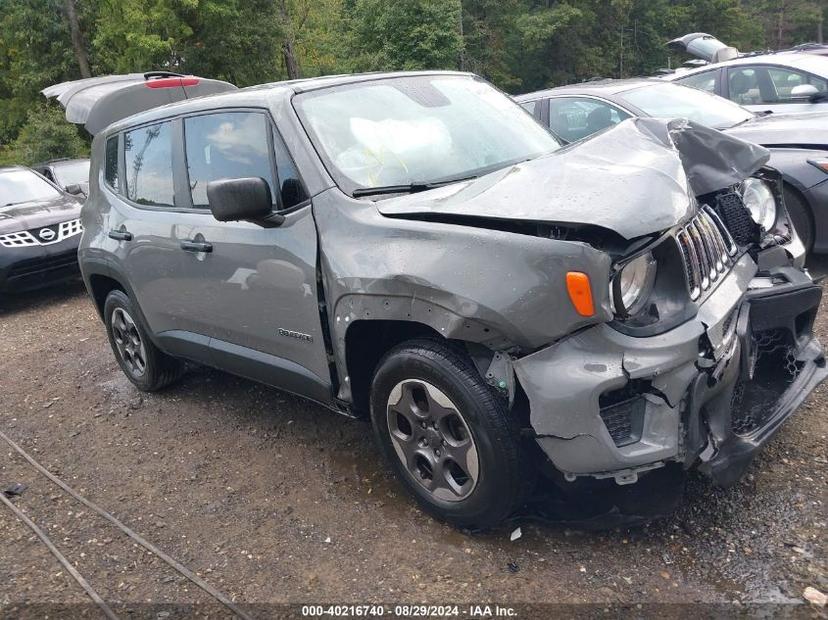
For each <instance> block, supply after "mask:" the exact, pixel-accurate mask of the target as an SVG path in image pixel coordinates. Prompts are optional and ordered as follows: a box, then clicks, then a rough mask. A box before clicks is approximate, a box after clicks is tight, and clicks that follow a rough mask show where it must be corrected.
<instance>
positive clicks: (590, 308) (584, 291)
mask: <svg viewBox="0 0 828 620" xmlns="http://www.w3.org/2000/svg"><path fill="white" fill-rule="evenodd" d="M566 290H567V292H568V293H569V301H571V302H572V305H573V306H575V310H576V311H577V312H578V314H580V315H581V316H594V315H595V304H593V302H592V287H591V286H590V285H589V276H588V275H587V274H585V273H583V272H581V271H570V272H568V273H567V274H566Z"/></svg>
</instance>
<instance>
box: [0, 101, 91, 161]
mask: <svg viewBox="0 0 828 620" xmlns="http://www.w3.org/2000/svg"><path fill="white" fill-rule="evenodd" d="M88 155H89V147H88V145H87V143H86V142H85V141H84V140H83V139H82V138H81V136H80V134H79V133H78V129H77V127H75V125H71V124H69V123H67V122H66V119H65V118H64V116H63V109H62V108H60V107H58V106H54V105H47V104H45V103H41V104H39V105H36V106H34V107H32V108H31V109H30V111H29V114H28V117H27V120H26V124H25V125H23V128H22V129H21V130H20V135H19V136H18V137H17V139H16V140H15V141H14V142H13V143H12V144H11V145H10V146H8V147H7V148H6V149H3V151H2V153H0V161H4V162H5V163H15V164H23V165H27V166H30V165H32V164H35V163H37V162H39V161H45V160H47V159H55V158H58V157H88Z"/></svg>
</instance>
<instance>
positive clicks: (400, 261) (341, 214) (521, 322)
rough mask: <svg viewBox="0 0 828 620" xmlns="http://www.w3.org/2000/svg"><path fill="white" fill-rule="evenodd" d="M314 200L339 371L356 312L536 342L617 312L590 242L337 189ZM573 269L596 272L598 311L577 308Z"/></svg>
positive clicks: (454, 333) (485, 338) (501, 345)
mask: <svg viewBox="0 0 828 620" xmlns="http://www.w3.org/2000/svg"><path fill="white" fill-rule="evenodd" d="M313 208H314V214H315V218H316V222H317V225H318V230H319V239H320V260H321V264H322V277H323V280H324V286H325V292H326V298H327V302H328V304H329V308H330V309H331V311H330V313H329V322H330V326H331V333H332V334H333V340H334V349H335V357H336V362H337V367H338V369H339V374H340V379H344V376H345V375H344V369H345V363H344V361H345V351H344V338H345V333H346V331H347V328H348V325H349V324H350V323H351V322H353V321H354V320H357V319H360V320H366V319H367V320H371V319H388V320H402V321H407V320H416V321H418V322H421V323H423V324H425V325H428V326H429V327H431V328H432V329H434V330H435V331H436V332H437V333H439V334H441V335H443V336H445V337H446V338H457V339H461V340H467V341H470V342H478V343H481V344H486V345H487V346H489V347H491V348H495V349H500V350H505V349H521V350H524V351H531V350H534V349H537V348H539V347H542V346H544V345H546V344H548V343H550V342H552V341H554V340H556V339H557V338H560V337H562V336H564V335H566V334H569V333H571V332H573V331H576V330H578V329H581V328H583V327H585V326H588V325H591V324H595V323H599V322H606V321H608V320H610V319H611V318H612V311H611V309H610V306H609V299H608V290H607V283H608V281H609V270H610V257H609V256H608V255H607V254H605V253H604V252H601V251H598V250H595V249H594V248H591V247H590V246H588V245H586V244H584V243H580V242H568V241H556V240H552V239H546V238H540V237H535V236H531V235H521V234H515V233H509V232H503V231H499V230H491V229H486V228H476V227H472V226H461V225H457V224H444V223H438V222H422V221H415V220H400V219H391V218H386V217H384V216H382V215H381V214H379V213H378V212H377V209H376V207H375V205H374V203H372V202H367V201H357V200H350V199H348V198H346V197H344V196H343V194H342V193H341V192H340V191H339V190H338V189H331V190H328V191H327V192H323V193H322V194H320V195H318V196H316V197H315V198H314V207H313ZM567 271H583V272H584V273H586V274H587V275H588V276H589V277H590V280H591V283H592V294H593V296H594V300H595V308H596V313H595V316H592V317H583V316H580V315H579V314H578V313H577V312H576V311H575V308H574V307H573V306H572V303H571V302H570V300H569V297H568V293H567V290H566V272H567ZM337 318H338V319H339V321H337Z"/></svg>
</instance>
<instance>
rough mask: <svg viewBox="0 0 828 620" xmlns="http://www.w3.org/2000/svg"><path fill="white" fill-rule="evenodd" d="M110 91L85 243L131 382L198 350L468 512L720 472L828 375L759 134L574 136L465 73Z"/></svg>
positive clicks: (424, 500)
mask: <svg viewBox="0 0 828 620" xmlns="http://www.w3.org/2000/svg"><path fill="white" fill-rule="evenodd" d="M181 79H182V80H183V79H187V80H190V81H191V83H194V82H197V81H198V78H191V77H187V78H181ZM91 88H94V86H93V87H91ZM130 88H138V89H141V88H143V86H140V85H138V86H130ZM156 88H160V87H156ZM170 88H174V89H178V88H179V85H178V84H177V83H174V84H172V85H171V86H170ZM141 92H143V91H141ZM176 92H178V90H176ZM81 94H83V93H82V91H81ZM64 99H67V98H66V97H64ZM68 99H69V101H68V107H69V108H70V109H71V108H72V105H73V104H72V101H73V100H72V99H71V98H68ZM92 100H93V97H91V96H90V97H85V98H84V103H85V105H87V111H88V114H89V115H90V118H91V117H92V116H95V115H97V116H98V117H103V116H106V117H108V118H113V119H115V120H114V122H112V123H111V124H109V125H107V126H105V127H102V128H101V129H100V131H98V132H97V135H96V136H95V139H94V142H93V145H92V168H91V178H90V193H89V199H88V201H87V203H86V205H85V207H84V210H83V222H84V234H83V239H82V243H81V248H80V261H81V266H82V271H83V276H84V278H85V280H86V283H87V286H88V289H89V292H90V294H91V295H92V297H93V299H94V301H95V303H96V305H97V307H98V309H99V310H100V313H101V316H102V318H103V320H104V323H105V325H106V329H107V332H108V334H109V338H110V341H111V344H112V349H113V351H114V352H115V356H116V357H117V360H118V363H119V364H120V365H121V368H122V369H123V371H124V372H125V373H126V375H127V377H129V379H130V380H131V381H132V382H133V383H134V384H135V385H136V386H138V387H139V388H140V389H143V390H157V389H159V388H162V387H164V386H165V385H168V384H169V383H171V382H172V381H174V380H175V379H176V378H178V377H179V376H180V375H181V373H182V369H183V368H184V366H183V365H182V361H181V360H184V359H187V360H193V361H196V362H199V363H202V364H206V365H209V366H213V367H216V368H220V369H223V370H226V371H229V372H231V373H235V374H238V375H242V376H244V377H248V378H251V379H254V380H257V381H261V382H264V383H267V384H269V385H272V386H276V387H278V388H281V389H284V390H288V391H290V392H294V393H296V394H300V395H302V396H305V397H307V398H310V399H312V400H315V401H317V402H319V403H321V404H322V405H324V406H326V407H329V408H331V409H333V410H334V411H337V412H340V413H343V414H347V415H363V414H367V415H370V417H371V420H372V423H373V429H374V434H375V438H376V440H377V442H378V445H379V446H380V449H381V450H382V452H383V453H384V455H385V456H386V457H387V458H388V460H389V462H390V463H391V465H392V467H393V468H394V470H395V471H396V473H397V475H398V476H399V477H400V479H401V480H402V482H403V483H404V485H405V486H406V487H407V488H408V490H409V491H410V492H411V493H412V494H413V495H414V496H415V497H416V498H417V499H418V500H419V501H420V503H421V504H422V505H423V506H424V507H425V508H426V509H427V510H429V511H430V512H431V513H433V514H436V515H438V516H440V517H442V518H444V519H447V520H449V521H451V522H452V523H455V524H459V525H462V526H486V525H491V524H494V523H497V522H499V521H501V520H502V519H503V518H505V517H506V516H508V515H509V514H511V513H512V512H513V511H514V510H515V509H516V507H517V506H519V505H520V503H521V501H522V500H523V498H524V497H525V495H526V493H527V492H528V490H529V489H531V487H532V480H533V477H534V474H535V472H537V471H540V470H543V471H547V472H551V475H552V476H553V477H556V478H557V479H559V480H560V484H562V485H564V486H566V485H567V484H568V482H574V481H576V480H578V479H601V478H607V479H614V480H615V481H616V482H617V483H619V484H631V483H634V482H636V481H637V480H638V478H639V476H642V475H645V474H646V473H647V472H649V471H651V470H654V469H657V468H662V467H665V466H669V467H673V468H678V467H683V468H690V467H699V468H701V469H702V470H703V471H705V472H707V473H709V474H710V475H712V476H713V477H714V478H715V479H716V480H718V481H719V482H720V483H722V484H728V483H731V482H733V481H734V480H735V479H737V478H738V477H739V476H740V475H741V474H742V472H743V471H744V469H745V467H746V466H747V464H748V463H749V461H750V459H751V457H752V455H753V454H754V453H755V452H756V450H757V449H758V448H759V447H760V446H761V445H762V444H764V443H765V442H766V441H767V440H768V438H769V437H770V436H771V435H772V434H773V433H774V431H776V430H777V429H778V428H779V426H780V424H781V423H782V422H783V421H784V420H785V419H786V418H788V417H789V415H790V414H791V413H792V412H793V411H794V410H795V409H796V407H797V406H798V405H799V404H800V403H801V402H802V401H803V399H804V398H805V397H806V396H807V395H808V394H809V393H810V392H811V390H812V389H813V388H814V387H815V386H816V385H817V384H818V383H819V382H820V381H821V380H822V379H823V378H824V377H825V374H826V371H825V363H824V359H823V355H822V349H821V348H820V346H819V344H818V343H817V341H816V340H815V339H814V338H813V336H812V331H811V329H812V324H813V320H814V317H815V315H816V312H817V308H818V305H819V301H820V297H821V289H820V287H818V286H817V285H815V284H814V283H813V282H812V281H811V278H810V277H809V276H808V274H807V273H806V272H805V271H803V269H802V268H800V266H799V265H801V261H802V255H803V252H802V244H801V243H800V242H799V240H798V238H797V237H796V233H795V232H794V231H793V229H792V227H791V225H790V222H789V220H788V218H787V215H786V213H785V209H784V206H783V204H782V197H781V194H780V191H779V177H778V174H776V173H775V172H774V171H773V170H770V169H767V168H764V167H763V166H764V164H765V162H766V161H767V159H768V152H767V150H765V149H763V148H762V147H759V146H755V145H752V144H749V143H747V142H743V141H741V140H738V139H736V138H733V137H729V136H727V135H725V134H722V133H720V132H718V131H715V130H712V129H708V128H705V127H702V126H698V125H694V124H692V123H689V122H687V121H662V120H655V119H632V120H629V121H626V122H624V123H621V124H619V125H618V126H617V127H615V128H614V129H612V130H609V131H607V132H604V133H602V134H600V135H598V136H596V137H594V138H592V139H590V140H586V141H584V142H582V143H580V144H578V145H575V146H573V147H568V148H560V145H559V144H558V143H557V142H556V140H555V138H553V136H552V135H551V134H549V133H548V132H547V131H546V130H545V129H543V128H542V127H541V126H540V125H538V124H537V123H535V121H534V120H533V119H532V117H531V116H529V115H528V114H527V113H525V112H524V111H523V110H522V109H521V108H520V107H519V106H518V105H517V104H515V103H514V102H512V101H511V100H510V99H509V98H508V97H507V96H505V95H504V94H503V93H501V92H500V91H498V90H496V89H495V88H493V87H492V86H490V85H489V84H488V83H486V82H485V81H483V80H481V79H480V78H478V77H476V76H473V75H469V74H461V73H443V72H423V73H398V74H375V75H364V76H359V75H355V76H339V77H331V78H318V79H312V80H305V81H295V82H286V83H278V84H270V85H263V86H260V87H255V88H249V89H244V90H239V91H233V92H227V93H224V94H218V95H214V96H209V97H200V98H195V99H187V100H184V101H179V102H178V103H174V104H172V105H167V106H163V107H157V108H152V109H149V110H147V111H145V112H142V113H138V114H135V115H132V116H129V117H127V118H123V119H121V120H117V119H116V117H117V116H118V113H117V112H118V109H117V106H115V105H114V104H112V103H111V101H110V100H102V101H101V102H100V104H99V105H98V104H95V103H94V101H92ZM99 108H100V109H99ZM75 120H76V121H78V122H84V116H83V115H82V114H80V115H76V116H75ZM88 126H89V123H88V122H87V127H88ZM751 177H753V178H755V179H757V182H758V183H760V184H761V187H762V188H763V190H762V191H763V194H762V195H763V199H766V200H772V201H774V202H775V203H776V204H775V205H774V206H775V213H776V214H777V216H776V218H775V219H774V221H773V223H772V224H771V226H770V227H768V228H765V227H763V226H760V225H759V224H758V223H757V222H755V221H754V220H753V219H752V217H751V214H750V211H748V209H746V207H745V205H744V202H743V200H742V194H741V192H740V187H741V184H742V183H743V182H744V181H745V179H747V178H751ZM567 481H568V482H567Z"/></svg>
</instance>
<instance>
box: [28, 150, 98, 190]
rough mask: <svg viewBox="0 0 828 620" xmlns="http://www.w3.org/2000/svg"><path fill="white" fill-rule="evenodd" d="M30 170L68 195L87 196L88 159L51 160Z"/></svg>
mask: <svg viewBox="0 0 828 620" xmlns="http://www.w3.org/2000/svg"><path fill="white" fill-rule="evenodd" d="M32 169H33V170H36V171H37V172H39V173H40V174H42V175H43V176H44V177H46V178H47V179H49V180H50V181H51V182H52V183H54V184H55V185H57V186H58V187H61V188H63V189H64V191H66V192H68V193H70V194H74V195H76V196H79V195H83V196H84V197H86V196H87V195H89V160H88V159H68V158H66V159H51V160H49V161H46V162H43V163H40V164H35V165H34V166H32Z"/></svg>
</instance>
